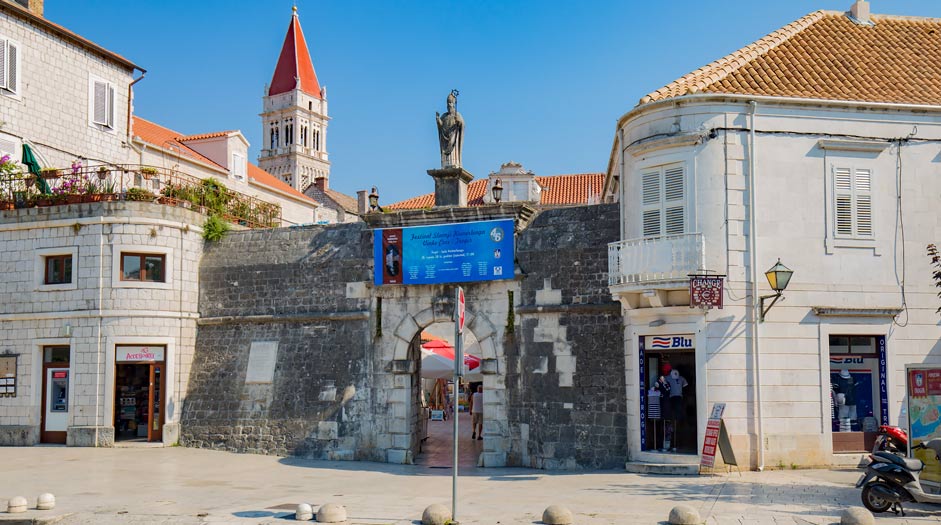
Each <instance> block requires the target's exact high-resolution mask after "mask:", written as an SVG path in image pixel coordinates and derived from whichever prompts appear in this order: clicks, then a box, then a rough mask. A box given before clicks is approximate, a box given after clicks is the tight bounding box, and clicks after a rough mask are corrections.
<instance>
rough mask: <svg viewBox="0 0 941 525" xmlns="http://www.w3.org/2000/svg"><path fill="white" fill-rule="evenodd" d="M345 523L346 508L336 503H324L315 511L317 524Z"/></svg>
mask: <svg viewBox="0 0 941 525" xmlns="http://www.w3.org/2000/svg"><path fill="white" fill-rule="evenodd" d="M344 521H346V508H345V507H344V506H343V505H337V504H336V503H326V504H324V505H321V506H320V508H319V509H317V523H343V522H344Z"/></svg>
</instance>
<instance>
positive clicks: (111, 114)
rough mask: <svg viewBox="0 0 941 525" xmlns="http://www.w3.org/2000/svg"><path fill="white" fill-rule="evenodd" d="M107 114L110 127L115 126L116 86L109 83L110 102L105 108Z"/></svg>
mask: <svg viewBox="0 0 941 525" xmlns="http://www.w3.org/2000/svg"><path fill="white" fill-rule="evenodd" d="M105 115H106V116H107V122H106V124H107V125H108V127H109V128H114V87H113V86H111V85H110V84H108V104H107V108H106V110H105Z"/></svg>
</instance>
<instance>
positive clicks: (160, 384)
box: [147, 363, 166, 441]
mask: <svg viewBox="0 0 941 525" xmlns="http://www.w3.org/2000/svg"><path fill="white" fill-rule="evenodd" d="M163 370H164V365H163V363H153V364H151V365H150V395H149V396H148V400H147V411H148V414H147V441H162V440H163V419H164V417H163V413H164V408H165V403H164V385H165V383H166V378H165V377H164V373H163Z"/></svg>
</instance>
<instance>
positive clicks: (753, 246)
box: [748, 100, 765, 472]
mask: <svg viewBox="0 0 941 525" xmlns="http://www.w3.org/2000/svg"><path fill="white" fill-rule="evenodd" d="M757 113H758V102H755V101H754V100H751V101H749V102H748V114H749V115H750V116H751V126H750V127H751V130H750V132H749V133H750V139H749V141H748V149H749V153H748V164H749V166H748V178H749V184H748V224H749V228H748V230H749V231H748V237H749V241H750V242H749V244H750V246H749V251H750V252H751V261H750V264H751V283H750V284H751V297H752V310H753V311H752V323H753V325H754V330H753V331H752V355H754V356H755V405H756V406H755V415H756V416H757V417H756V423H757V426H758V428H757V430H758V471H759V472H761V471H763V470H764V469H765V429H764V424H763V421H762V412H761V353H760V352H759V345H758V339H759V337H758V330H759V327H760V324H759V323H758V314H759V313H760V312H758V309H759V308H761V307H760V306H759V301H758V279H757V275H758V254H757V253H755V252H756V250H757V248H758V241H757V234H758V225H757V224H755V223H756V221H757V214H756V213H755V193H756V191H755V184H756V182H757V181H758V178H757V177H756V176H755V164H756V163H755V115H756V114H757Z"/></svg>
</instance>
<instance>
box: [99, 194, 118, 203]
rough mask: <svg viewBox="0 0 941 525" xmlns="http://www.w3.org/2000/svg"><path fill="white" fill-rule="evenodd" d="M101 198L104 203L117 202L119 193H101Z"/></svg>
mask: <svg viewBox="0 0 941 525" xmlns="http://www.w3.org/2000/svg"><path fill="white" fill-rule="evenodd" d="M99 196H100V197H101V200H102V201H104V202H108V201H116V200H118V194H117V193H101V194H99Z"/></svg>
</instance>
